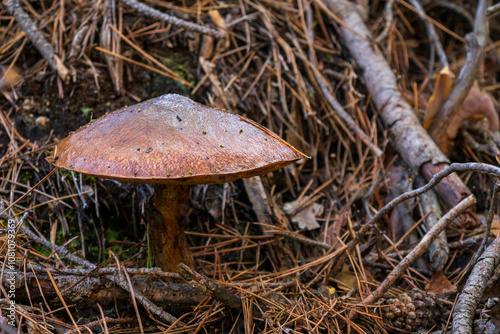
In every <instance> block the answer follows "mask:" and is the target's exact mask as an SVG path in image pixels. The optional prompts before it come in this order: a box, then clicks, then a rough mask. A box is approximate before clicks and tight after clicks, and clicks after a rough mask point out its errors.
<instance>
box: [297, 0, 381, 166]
mask: <svg viewBox="0 0 500 334" xmlns="http://www.w3.org/2000/svg"><path fill="white" fill-rule="evenodd" d="M312 21H313V19H312V10H311V6H308V7H307V9H306V22H307V36H308V42H309V61H310V62H311V64H312V65H313V66H312V67H311V69H312V71H313V73H314V78H315V79H316V82H317V83H318V86H319V87H320V88H321V93H322V94H323V96H324V97H325V98H326V100H327V101H328V103H329V104H330V106H331V107H332V109H333V110H334V111H335V114H336V115H337V117H338V118H340V120H341V121H342V122H344V123H345V124H346V125H347V127H348V128H349V129H350V130H351V131H352V132H354V133H355V134H356V135H357V136H358V137H359V138H360V139H361V140H362V141H363V143H365V144H366V145H367V146H368V147H369V148H370V150H371V151H372V152H373V153H374V154H375V155H376V156H377V157H380V156H381V155H382V150H381V149H380V148H378V146H377V145H375V144H374V143H373V142H372V140H371V139H370V137H368V135H367V134H366V133H364V131H363V130H361V128H360V127H359V126H358V125H357V124H356V123H355V122H354V120H353V119H352V117H351V116H350V115H349V114H348V113H347V112H346V111H345V110H344V108H342V105H341V104H340V103H339V102H338V101H337V99H336V98H335V96H333V94H332V93H330V91H331V89H330V88H329V87H328V84H327V83H326V80H325V78H324V77H323V76H322V75H321V73H320V72H319V71H318V70H317V68H318V64H317V61H316V57H315V56H314V47H313V43H314V33H313V29H312Z"/></svg>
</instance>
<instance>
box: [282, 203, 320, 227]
mask: <svg viewBox="0 0 500 334" xmlns="http://www.w3.org/2000/svg"><path fill="white" fill-rule="evenodd" d="M294 205H295V202H288V203H285V205H283V209H284V210H285V212H287V211H288V210H289V209H291V208H292V207H294ZM321 213H323V206H322V205H319V204H318V203H313V204H312V205H309V206H307V207H306V208H304V209H302V210H300V211H299V212H297V213H296V214H295V215H293V216H292V217H291V219H290V220H291V221H292V223H296V224H298V225H299V229H301V230H302V229H306V230H309V231H310V230H315V229H317V228H319V227H320V225H319V223H318V222H317V221H316V216H317V215H320V214H321Z"/></svg>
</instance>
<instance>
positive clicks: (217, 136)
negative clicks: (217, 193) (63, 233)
mask: <svg viewBox="0 0 500 334" xmlns="http://www.w3.org/2000/svg"><path fill="white" fill-rule="evenodd" d="M304 157H306V155H304V154H302V153H301V152H299V151H298V150H296V149H295V148H294V147H292V146H291V145H289V144H288V143H286V142H285V141H284V140H282V139H281V138H279V137H278V136H277V135H276V134H274V133H273V132H271V131H270V130H268V129H266V128H264V127H262V126H260V125H258V124H256V123H255V122H253V121H251V120H249V119H247V118H245V117H242V116H238V115H234V114H231V113H228V112H224V111H221V110H217V109H213V108H209V107H206V106H204V105H201V104H199V103H196V102H194V101H192V100H190V99H188V98H186V97H183V96H180V95H176V94H167V95H163V96H160V97H157V98H154V99H150V100H147V101H145V102H142V103H139V104H137V105H134V106H130V107H126V108H124V109H120V110H116V111H113V112H111V113H109V114H106V115H104V116H102V117H100V118H98V119H96V120H93V121H91V122H90V123H89V124H87V125H85V126H83V127H81V128H80V129H79V130H77V131H75V132H73V133H72V134H70V135H69V136H68V137H67V138H65V139H63V140H61V141H60V142H59V143H58V144H57V145H56V146H55V148H54V151H53V152H52V154H51V155H50V156H49V157H48V158H47V161H48V162H49V163H51V164H53V165H54V166H56V167H59V168H64V169H66V170H69V171H74V172H78V173H82V174H87V175H92V176H96V177H101V178H106V179H114V180H118V181H124V182H134V183H144V184H154V185H155V193H154V195H153V207H154V210H152V211H153V214H151V215H150V217H148V223H149V239H150V246H151V252H152V257H153V260H154V262H155V265H157V266H159V267H160V268H162V269H163V270H165V271H172V272H176V271H177V265H178V264H179V263H181V262H183V263H185V264H187V265H190V266H192V265H193V264H194V262H193V258H192V255H191V253H190V252H189V250H188V248H187V242H186V238H185V235H184V230H185V222H184V216H185V213H186V212H187V207H188V199H189V190H190V186H191V185H195V184H213V183H224V182H229V181H234V180H237V179H240V178H244V177H251V176H256V175H260V174H264V173H268V172H271V171H274V170H276V169H278V168H281V167H284V166H286V165H288V164H290V163H292V162H294V161H297V160H299V159H301V158H304Z"/></svg>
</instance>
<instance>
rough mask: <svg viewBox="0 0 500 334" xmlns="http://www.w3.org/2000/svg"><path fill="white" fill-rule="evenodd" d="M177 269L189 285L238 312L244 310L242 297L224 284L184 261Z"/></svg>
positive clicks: (255, 309) (255, 310)
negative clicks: (195, 269)
mask: <svg viewBox="0 0 500 334" xmlns="http://www.w3.org/2000/svg"><path fill="white" fill-rule="evenodd" d="M177 269H178V270H179V274H181V275H182V276H183V277H184V278H185V279H186V281H187V282H188V284H189V285H191V286H193V287H194V288H196V289H198V290H200V291H202V292H203V293H204V294H206V295H207V296H210V297H212V298H214V299H215V300H218V301H220V302H221V303H223V304H225V305H227V306H229V307H230V308H232V309H235V310H237V311H238V312H241V311H243V305H242V301H241V298H240V297H238V296H236V295H235V294H234V293H232V292H231V291H229V290H228V289H227V288H226V287H224V286H223V285H222V284H220V283H217V282H215V281H212V280H211V279H210V278H208V277H206V276H205V275H203V274H200V273H198V272H196V271H194V270H193V269H192V268H189V267H188V266H186V265H185V264H184V263H181V264H179V265H178V266H177ZM254 312H258V309H257V308H254ZM259 313H260V312H259Z"/></svg>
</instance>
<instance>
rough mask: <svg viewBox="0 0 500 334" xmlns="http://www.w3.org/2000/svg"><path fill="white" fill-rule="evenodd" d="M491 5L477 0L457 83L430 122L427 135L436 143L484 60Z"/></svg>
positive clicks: (467, 91)
mask: <svg viewBox="0 0 500 334" xmlns="http://www.w3.org/2000/svg"><path fill="white" fill-rule="evenodd" d="M490 3H491V1H489V0H479V1H478V5H477V9H476V17H475V21H474V32H473V33H469V34H467V35H466V36H465V40H466V43H467V53H466V62H465V65H464V66H463V67H462V69H461V70H460V74H459V76H458V79H457V82H456V84H455V85H454V87H453V90H452V91H451V93H450V96H449V97H448V99H447V100H446V102H445V103H444V105H443V107H442V108H441V110H440V111H439V112H438V114H437V115H436V117H435V120H434V122H432V124H431V126H430V128H429V133H430V134H431V136H432V138H433V139H434V141H435V142H436V143H441V142H442V141H443V137H444V136H445V134H446V131H445V129H447V128H448V125H450V123H451V121H452V120H453V118H454V116H455V115H456V113H457V112H458V110H459V107H460V105H461V104H462V102H463V100H464V99H465V97H466V96H467V94H468V93H469V90H470V89H471V87H472V85H473V83H474V79H475V78H476V74H477V73H478V72H479V67H480V66H481V63H482V61H483V58H484V48H485V46H486V41H487V38H488V34H489V33H488V19H487V18H486V8H487V7H488V5H489V4H490Z"/></svg>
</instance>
